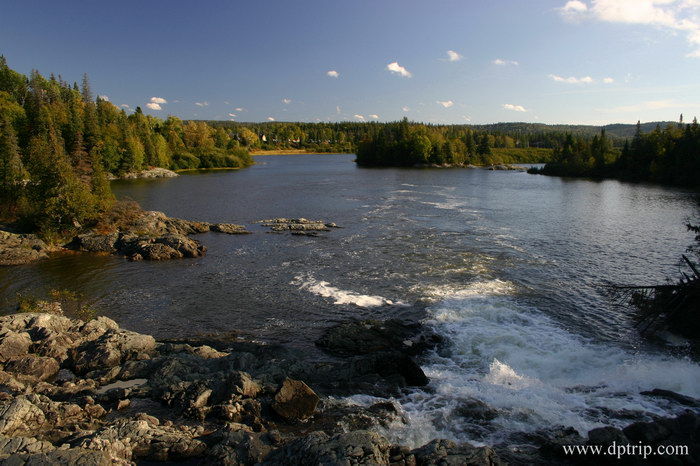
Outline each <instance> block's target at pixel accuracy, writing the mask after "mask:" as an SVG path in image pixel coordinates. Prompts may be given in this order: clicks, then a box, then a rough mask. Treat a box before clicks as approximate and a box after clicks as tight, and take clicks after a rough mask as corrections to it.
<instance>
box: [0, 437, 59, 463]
mask: <svg viewBox="0 0 700 466" xmlns="http://www.w3.org/2000/svg"><path fill="white" fill-rule="evenodd" d="M55 449H56V447H54V446H53V445H52V444H51V442H47V441H44V440H38V439H35V438H34V437H5V436H4V435H0V458H1V457H2V456H5V455H17V454H22V453H28V454H36V453H47V452H50V451H54V450H55Z"/></svg>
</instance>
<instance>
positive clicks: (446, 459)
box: [411, 439, 506, 466]
mask: <svg viewBox="0 0 700 466" xmlns="http://www.w3.org/2000/svg"><path fill="white" fill-rule="evenodd" d="M411 454H412V455H414V456H415V459H416V464H419V465H425V466H432V465H473V466H477V465H479V466H481V465H483V466H497V465H503V466H505V465H506V463H505V462H504V461H502V460H501V458H500V457H499V456H498V454H497V453H496V452H495V451H494V450H493V449H492V448H490V447H475V446H473V445H471V444H468V443H461V444H458V443H455V442H452V441H451V440H442V439H438V440H433V441H432V442H430V443H428V444H426V445H424V446H422V447H420V448H416V449H415V450H413V451H411Z"/></svg>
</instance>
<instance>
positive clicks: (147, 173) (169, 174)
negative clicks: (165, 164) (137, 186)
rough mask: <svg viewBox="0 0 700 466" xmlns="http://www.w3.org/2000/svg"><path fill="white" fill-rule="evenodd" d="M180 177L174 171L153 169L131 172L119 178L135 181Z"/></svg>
mask: <svg viewBox="0 0 700 466" xmlns="http://www.w3.org/2000/svg"><path fill="white" fill-rule="evenodd" d="M177 176H180V175H178V174H177V173H175V172H174V171H172V170H168V169H166V168H160V167H153V168H150V169H148V170H141V171H140V172H129V173H124V174H123V175H121V176H120V177H119V178H121V179H124V180H133V179H136V178H175V177H177Z"/></svg>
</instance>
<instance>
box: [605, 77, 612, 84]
mask: <svg viewBox="0 0 700 466" xmlns="http://www.w3.org/2000/svg"><path fill="white" fill-rule="evenodd" d="M614 82H615V80H614V79H613V78H603V83H605V84H612V83H614Z"/></svg>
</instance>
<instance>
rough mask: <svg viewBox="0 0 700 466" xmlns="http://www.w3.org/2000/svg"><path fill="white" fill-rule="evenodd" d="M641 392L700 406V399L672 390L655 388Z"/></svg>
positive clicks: (696, 406)
mask: <svg viewBox="0 0 700 466" xmlns="http://www.w3.org/2000/svg"><path fill="white" fill-rule="evenodd" d="M640 394H641V395H645V396H653V397H657V398H666V399H668V400H673V401H675V402H676V403H678V404H680V405H683V406H689V407H691V408H700V400H697V399H695V398H692V397H689V396H685V395H681V394H680V393H676V392H672V391H671V390H663V389H660V388H655V389H653V390H651V391H647V392H641V393H640Z"/></svg>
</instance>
